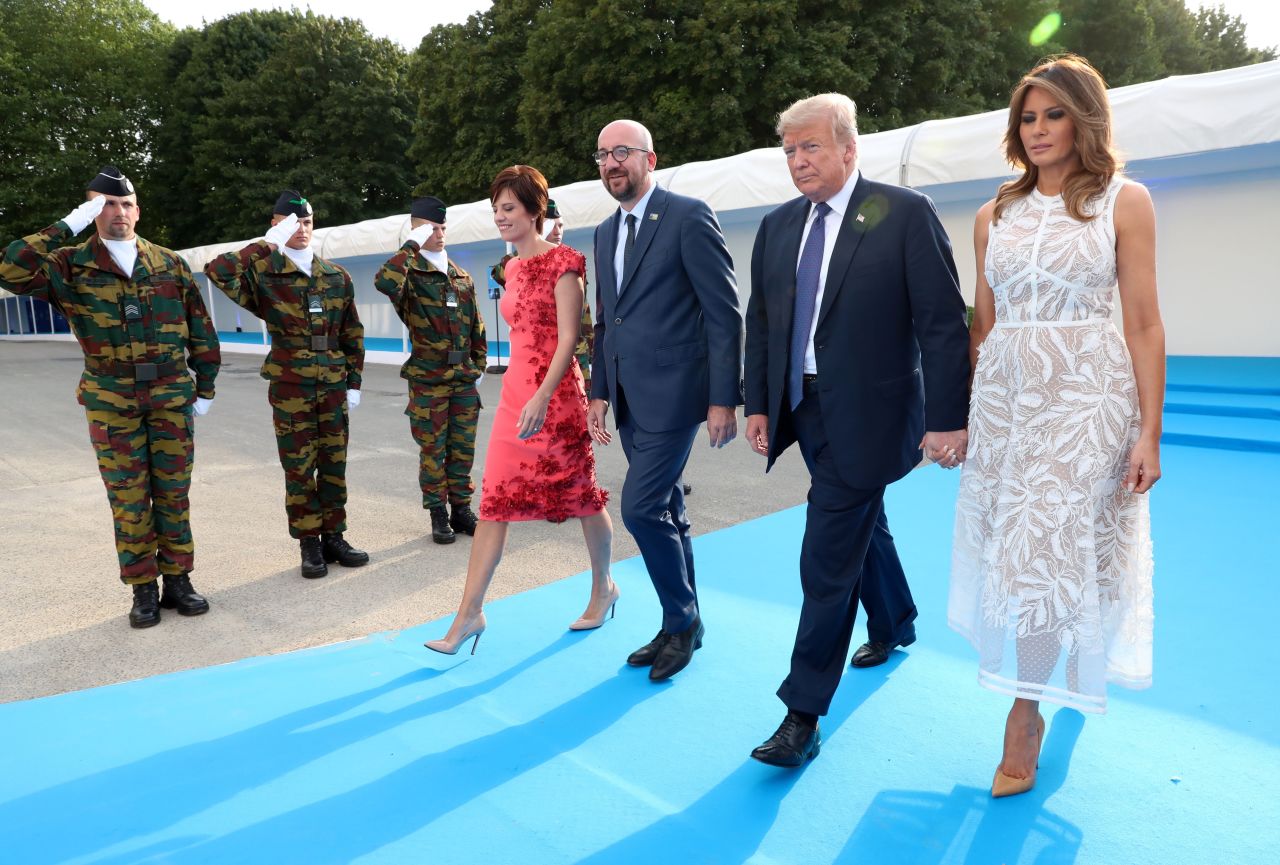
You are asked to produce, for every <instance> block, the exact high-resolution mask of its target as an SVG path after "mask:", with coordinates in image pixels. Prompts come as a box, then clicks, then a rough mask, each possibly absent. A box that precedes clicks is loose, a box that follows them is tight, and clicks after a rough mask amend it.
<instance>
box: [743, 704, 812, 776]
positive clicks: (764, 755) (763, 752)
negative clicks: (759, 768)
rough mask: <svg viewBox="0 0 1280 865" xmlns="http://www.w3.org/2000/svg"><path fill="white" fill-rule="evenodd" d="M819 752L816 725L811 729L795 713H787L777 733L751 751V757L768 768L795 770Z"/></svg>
mask: <svg viewBox="0 0 1280 865" xmlns="http://www.w3.org/2000/svg"><path fill="white" fill-rule="evenodd" d="M820 750H822V736H821V735H820V734H819V733H818V725H817V724H814V725H813V726H812V727H811V726H809V725H808V724H807V723H805V722H804V721H803V720H802V719H800V718H799V717H797V716H796V713H795V712H787V717H785V718H783V719H782V724H781V725H780V726H779V727H778V730H777V732H776V733H774V734H773V735H772V736H770V737H769V738H768V739H766V740H765V742H764V744H762V745H761V746H760V747H758V748H756V749H755V750H754V751H752V752H751V756H752V757H755V758H756V759H757V760H759V761H760V762H761V763H768V764H769V765H770V766H783V767H786V768H795V767H796V766H803V765H804V764H805V763H806V762H808V761H809V760H812V759H813V758H814V757H816V756H818V752H819V751H820Z"/></svg>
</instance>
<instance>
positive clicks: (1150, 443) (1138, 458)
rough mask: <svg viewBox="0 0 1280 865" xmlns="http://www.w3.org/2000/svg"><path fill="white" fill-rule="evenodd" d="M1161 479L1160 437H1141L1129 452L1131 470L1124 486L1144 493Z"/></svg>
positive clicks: (1134, 491) (1140, 493)
mask: <svg viewBox="0 0 1280 865" xmlns="http://www.w3.org/2000/svg"><path fill="white" fill-rule="evenodd" d="M1158 480H1160V442H1159V440H1158V439H1156V440H1153V439H1148V438H1140V439H1138V443H1137V444H1136V445H1134V446H1133V450H1132V451H1131V452H1130V453H1129V471H1128V472H1127V473H1126V474H1125V476H1124V488H1125V489H1126V490H1128V491H1129V492H1131V493H1137V494H1138V495H1142V494H1143V493H1145V492H1146V491H1147V490H1149V489H1151V488H1152V487H1153V486H1155V483H1156V481H1158Z"/></svg>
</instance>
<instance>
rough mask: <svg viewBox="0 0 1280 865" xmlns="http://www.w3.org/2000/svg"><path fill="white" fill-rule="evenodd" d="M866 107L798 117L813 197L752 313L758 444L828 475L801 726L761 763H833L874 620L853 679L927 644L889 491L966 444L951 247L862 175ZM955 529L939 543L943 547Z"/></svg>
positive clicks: (772, 455)
mask: <svg viewBox="0 0 1280 865" xmlns="http://www.w3.org/2000/svg"><path fill="white" fill-rule="evenodd" d="M857 135H858V130H857V115H856V110H855V108H854V104H853V100H851V99H849V98H848V97H847V96H843V95H840V94H834V93H828V94H823V95H821V96H813V97H810V98H809V99H803V100H800V101H799V102H797V103H795V104H794V105H792V106H791V107H790V108H789V109H787V110H786V111H785V112H783V113H782V115H781V116H780V117H779V119H778V136H779V137H780V138H781V139H782V148H783V152H784V153H785V154H786V157H787V166H788V168H789V169H790V171H791V179H792V181H793V182H794V183H795V185H796V188H797V189H799V190H800V192H801V196H800V197H799V198H796V199H794V200H792V201H789V202H787V203H786V204H784V205H782V206H781V207H779V208H777V209H776V210H774V211H773V212H772V213H770V214H769V215H768V216H766V217H765V218H764V220H763V221H762V222H761V224H760V228H759V230H758V232H757V233H756V242H755V248H754V250H753V251H752V255H751V300H750V302H749V304H748V306H747V352H746V379H745V383H746V414H747V428H746V437H747V442H748V444H750V445H751V447H752V448H753V449H754V450H755V451H756V452H757V453H760V454H762V455H763V456H766V457H768V466H767V467H766V471H767V470H768V468H771V467H772V466H773V463H774V461H775V460H776V459H777V458H778V456H779V455H780V454H781V453H782V452H783V451H784V450H786V448H787V447H788V446H789V445H791V444H792V443H793V442H799V445H800V452H801V454H802V455H803V456H804V461H805V464H806V466H807V467H808V469H809V474H810V476H811V486H810V488H809V503H808V509H807V512H806V515H805V532H804V540H803V542H802V544H801V550H800V583H801V588H802V590H803V593H804V602H803V605H802V606H801V611H800V623H799V627H798V629H797V633H796V641H795V647H794V649H793V651H792V655H791V672H790V674H789V675H788V676H787V678H786V680H785V681H784V682H783V683H782V687H780V688H779V689H778V696H779V697H780V698H781V699H782V702H783V703H785V704H786V706H787V710H788V711H787V716H786V718H785V719H784V720H783V722H782V724H781V726H779V727H778V730H777V732H775V733H774V734H773V736H772V737H770V738H769V739H768V740H767V741H765V743H764V744H762V745H761V746H760V747H758V748H756V749H755V751H754V752H752V756H753V757H755V758H756V759H758V760H761V761H763V762H765V763H770V764H773V765H777V766H799V765H802V764H803V763H804V762H805V761H806V760H809V759H811V758H813V757H815V756H817V753H818V748H819V745H820V742H821V740H820V737H819V733H818V716H820V715H825V714H826V713H827V710H828V708H829V706H830V704H831V698H832V696H833V695H834V694H835V690H836V686H837V685H838V684H839V682H840V674H841V672H842V671H843V669H844V658H845V653H846V652H847V651H848V648H849V642H850V638H851V636H852V632H853V623H854V617H855V615H856V613H857V611H858V603H859V601H861V603H862V605H863V606H864V607H865V608H866V610H867V630H868V636H869V638H870V639H869V641H868V642H867V643H866V644H865V645H863V646H862V647H861V648H860V649H859V650H858V651H857V652H856V653H855V654H854V656H853V661H852V663H853V665H854V666H858V667H866V666H874V665H875V664H879V663H883V662H884V661H885V660H886V659H887V658H888V654H889V652H890V651H892V650H893V649H894V648H895V647H897V646H905V645H908V644H910V643H911V642H913V641H914V640H915V626H914V625H913V624H912V623H913V622H914V620H915V618H916V608H915V603H914V602H913V601H912V598H911V590H910V589H909V588H908V587H907V579H906V575H905V574H904V573H903V571H902V565H901V563H900V562H899V561H898V553H897V550H896V549H895V548H894V546H893V537H892V536H891V535H890V534H889V525H888V522H887V521H886V519H885V514H884V490H885V486H886V485H888V484H890V483H893V482H894V481H896V480H898V479H899V478H901V477H903V476H904V475H905V474H906V473H907V472H909V471H910V470H911V469H912V468H913V467H914V466H916V465H917V464H918V463H919V462H920V451H921V448H922V447H923V449H924V453H925V456H926V457H928V458H929V459H932V460H935V461H937V462H938V463H939V464H940V465H942V466H944V467H947V468H954V467H955V466H956V465H959V463H960V462H961V461H962V460H963V459H964V450H965V445H966V443H967V434H966V432H965V425H966V422H967V415H968V384H969V335H968V331H967V329H966V327H965V305H964V301H963V300H962V299H961V296H960V287H959V284H958V282H957V279H956V267H955V262H954V261H953V260H952V257H951V244H950V242H949V241H948V239H947V235H946V233H945V231H944V230H943V228H942V224H941V222H940V221H939V220H938V216H937V213H936V211H935V210H934V208H933V203H932V202H931V201H930V200H929V199H928V198H926V197H925V196H923V195H921V194H919V193H917V192H914V191H912V190H910V189H905V188H901V187H896V186H890V185H887V184H883V183H875V182H873V181H869V180H867V179H866V178H865V177H862V176H861V174H860V172H859V171H858V137H857ZM947 528H948V526H940V527H939V532H940V535H939V536H940V537H942V536H944V535H945V532H946V529H947Z"/></svg>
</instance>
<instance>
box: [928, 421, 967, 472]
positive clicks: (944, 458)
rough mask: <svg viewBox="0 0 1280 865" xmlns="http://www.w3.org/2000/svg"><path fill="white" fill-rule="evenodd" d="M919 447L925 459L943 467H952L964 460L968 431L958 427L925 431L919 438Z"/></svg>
mask: <svg viewBox="0 0 1280 865" xmlns="http://www.w3.org/2000/svg"><path fill="white" fill-rule="evenodd" d="M920 447H921V448H923V449H924V456H925V459H927V460H930V461H931V462H935V463H937V464H938V465H939V466H941V467H942V468H944V469H953V468H955V467H956V466H958V465H960V463H962V462H964V460H965V451H966V449H967V448H968V447H969V431H968V430H963V429H958V430H952V431H951V432H927V433H925V434H924V438H923V439H921V440H920Z"/></svg>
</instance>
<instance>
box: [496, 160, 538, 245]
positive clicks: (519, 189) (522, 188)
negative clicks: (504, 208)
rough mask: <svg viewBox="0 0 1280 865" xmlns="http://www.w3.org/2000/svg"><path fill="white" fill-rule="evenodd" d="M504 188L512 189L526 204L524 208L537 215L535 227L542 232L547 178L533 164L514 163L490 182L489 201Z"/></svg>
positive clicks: (519, 199)
mask: <svg viewBox="0 0 1280 865" xmlns="http://www.w3.org/2000/svg"><path fill="white" fill-rule="evenodd" d="M504 189H509V190H511V194H512V195H514V196H515V199H516V201H518V202H520V203H521V204H522V205H524V209H525V210H527V211H529V213H530V214H532V215H533V216H535V217H536V219H535V220H534V228H535V229H536V230H537V231H538V233H539V234H541V233H542V220H543V218H544V217H545V216H546V214H547V199H548V198H549V197H550V196H549V193H548V192H547V178H545V177H543V176H542V172H541V171H539V170H538V169H536V168H534V167H533V166H532V165H512V166H510V167H508V168H504V169H502V170H501V171H499V172H498V176H497V177H495V178H493V183H490V184H489V203H490V204H492V203H494V202H496V201H497V200H498V196H499V195H501V194H502V191H503V190H504Z"/></svg>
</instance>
